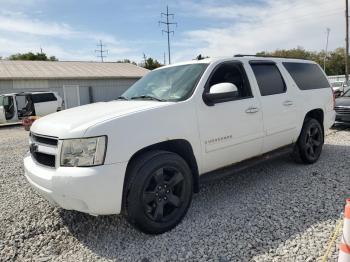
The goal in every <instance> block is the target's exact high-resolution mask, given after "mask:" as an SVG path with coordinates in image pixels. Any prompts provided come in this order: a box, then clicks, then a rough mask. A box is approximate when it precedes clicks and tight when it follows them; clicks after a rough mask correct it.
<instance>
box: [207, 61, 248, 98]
mask: <svg viewBox="0 0 350 262" xmlns="http://www.w3.org/2000/svg"><path fill="white" fill-rule="evenodd" d="M220 83H232V84H234V85H235V86H236V87H237V90H238V91H237V94H236V97H237V98H245V97H251V96H252V92H251V90H250V86H249V82H248V79H247V77H246V74H245V73H244V69H243V67H242V65H241V64H240V63H232V62H229V63H223V64H221V65H219V66H218V67H217V68H216V69H215V71H214V74H213V75H212V76H211V77H210V80H209V84H208V87H209V88H210V87H211V86H213V85H215V84H220Z"/></svg>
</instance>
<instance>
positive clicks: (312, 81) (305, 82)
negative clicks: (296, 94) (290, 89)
mask: <svg viewBox="0 0 350 262" xmlns="http://www.w3.org/2000/svg"><path fill="white" fill-rule="evenodd" d="M283 66H284V67H285V68H286V69H287V71H288V73H289V74H290V75H291V77H292V78H293V80H294V82H295V83H296V84H297V86H298V87H299V89H301V90H310V89H318V88H329V87H330V86H329V83H328V80H327V78H326V77H325V75H324V74H323V72H322V71H321V69H320V67H319V66H318V65H316V64H310V63H297V62H284V63H283Z"/></svg>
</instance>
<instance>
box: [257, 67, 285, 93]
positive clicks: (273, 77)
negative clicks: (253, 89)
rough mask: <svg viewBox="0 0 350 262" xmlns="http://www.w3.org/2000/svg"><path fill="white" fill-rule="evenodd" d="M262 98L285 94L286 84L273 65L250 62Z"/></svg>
mask: <svg viewBox="0 0 350 262" xmlns="http://www.w3.org/2000/svg"><path fill="white" fill-rule="evenodd" d="M250 65H251V67H252V69H253V72H254V75H255V78H256V81H257V82H258V86H259V89H260V94H261V95H262V96H270V95H277V94H282V93H285V92H286V90H287V89H286V84H285V82H284V80H283V78H282V75H281V72H280V71H279V70H278V67H277V66H276V64H274V63H264V62H250Z"/></svg>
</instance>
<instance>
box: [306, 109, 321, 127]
mask: <svg viewBox="0 0 350 262" xmlns="http://www.w3.org/2000/svg"><path fill="white" fill-rule="evenodd" d="M307 118H314V119H316V120H317V121H318V122H320V124H321V125H322V127H323V119H324V113H323V110H322V109H320V108H317V109H313V110H311V111H309V112H308V113H307V114H306V116H305V119H307Z"/></svg>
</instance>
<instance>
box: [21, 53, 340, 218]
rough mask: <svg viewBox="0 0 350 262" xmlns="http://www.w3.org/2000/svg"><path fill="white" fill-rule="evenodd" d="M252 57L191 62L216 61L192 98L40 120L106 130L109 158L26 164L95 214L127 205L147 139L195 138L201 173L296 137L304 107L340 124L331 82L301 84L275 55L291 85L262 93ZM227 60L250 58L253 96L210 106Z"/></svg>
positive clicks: (38, 127)
mask: <svg viewBox="0 0 350 262" xmlns="http://www.w3.org/2000/svg"><path fill="white" fill-rule="evenodd" d="M263 59H264V58H259V60H263ZM250 60H256V58H251V57H240V58H238V57H237V58H232V57H230V58H223V59H207V60H202V61H190V62H188V63H203V62H205V63H208V64H209V65H208V67H207V70H206V71H205V73H204V74H203V76H202V78H201V79H200V81H199V83H198V84H197V87H196V89H195V91H194V93H193V95H192V96H191V97H190V98H189V99H187V100H186V101H182V102H157V101H111V102H101V103H95V104H90V105H85V106H80V107H76V108H72V109H68V110H65V111H62V112H58V113H56V114H52V115H49V116H46V117H43V118H41V119H39V120H37V121H35V122H34V124H33V126H32V129H31V131H33V132H34V133H37V134H41V135H47V136H55V137H58V138H59V139H69V138H82V137H94V136H101V135H106V136H107V137H108V145H107V152H106V159H105V164H104V165H103V166H101V167H89V168H62V167H57V168H56V169H53V170H51V169H50V170H51V171H50V172H46V170H49V168H45V167H40V168H39V167H38V165H37V164H35V163H34V162H33V159H32V158H31V157H30V156H27V157H26V158H25V161H24V164H25V170H26V175H27V177H28V179H29V181H30V183H31V184H32V185H33V186H34V187H35V188H39V191H41V193H42V194H43V195H44V196H50V197H51V198H53V199H54V201H55V202H56V203H58V204H59V205H61V207H63V208H69V209H76V210H79V211H82V212H87V213H93V214H107V213H108V214H116V213H119V211H120V208H119V207H120V205H121V199H122V185H123V182H124V176H125V167H126V164H127V163H128V161H129V160H130V158H131V157H132V156H133V154H135V153H136V152H137V151H139V150H141V149H143V148H145V147H147V146H150V145H153V144H156V143H159V142H163V141H167V140H173V139H184V140H186V141H188V142H189V143H190V144H191V146H192V149H193V153H194V156H195V159H196V161H197V165H198V168H199V173H200V174H203V173H206V172H209V171H212V170H214V169H217V168H220V167H224V166H227V165H230V164H233V163H236V162H238V161H241V160H244V159H248V158H251V157H254V156H257V155H260V154H262V153H263V152H266V151H270V150H273V149H276V148H279V147H281V146H284V145H286V144H290V143H292V141H296V140H297V138H298V136H299V134H300V131H301V128H302V125H303V121H304V118H305V115H306V114H307V112H309V111H310V110H312V109H316V108H320V109H322V110H323V112H324V128H325V130H326V129H328V128H330V127H331V126H332V125H333V123H334V119H335V112H334V110H333V95H332V91H331V88H323V89H314V90H309V91H302V90H300V89H299V88H298V87H297V86H296V84H295V83H294V81H293V80H292V78H291V77H290V76H289V74H288V73H287V72H286V71H285V70H284V69H283V68H282V67H281V61H284V60H283V59H272V58H268V59H267V60H269V61H271V60H273V61H275V62H276V63H277V64H278V66H279V67H280V70H281V72H282V74H283V76H284V77H285V81H286V84H287V90H288V92H287V93H285V94H282V95H272V96H270V97H268V98H267V97H262V96H261V95H260V91H259V88H258V86H257V82H256V80H255V76H254V74H253V72H252V70H251V68H250V65H249V61H250ZM227 61H241V62H242V63H243V65H244V68H245V70H246V72H247V75H248V78H249V82H250V85H251V88H252V94H253V97H252V98H247V99H241V100H236V101H229V102H224V103H219V104H215V105H214V106H207V105H206V104H205V103H204V102H203V98H202V95H203V90H204V86H205V84H206V82H207V80H208V77H209V76H210V74H211V72H212V70H213V69H214V68H215V67H216V66H217V65H218V64H220V63H222V62H227ZM289 61H298V62H302V61H300V60H294V59H290V60H289ZM304 62H305V63H312V62H307V61H304ZM188 63H187V64H188ZM182 64H186V63H182ZM173 66H174V65H173ZM159 70H161V69H159ZM253 109H254V110H253ZM247 110H252V111H249V112H248V111H247ZM58 150H60V149H59V148H58ZM58 155H59V153H58ZM57 163H58V162H57ZM44 174H45V177H44ZM90 176H91V177H90ZM43 177H44V178H43ZM111 184H112V185H113V186H111ZM83 189H84V190H83ZM90 190H91V192H92V193H91V196H87V193H86V192H90ZM63 196H67V200H62V197H63ZM116 202H117V204H116ZM70 203H73V204H70ZM86 206H87V207H88V209H86ZM92 207H93V208H92Z"/></svg>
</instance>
